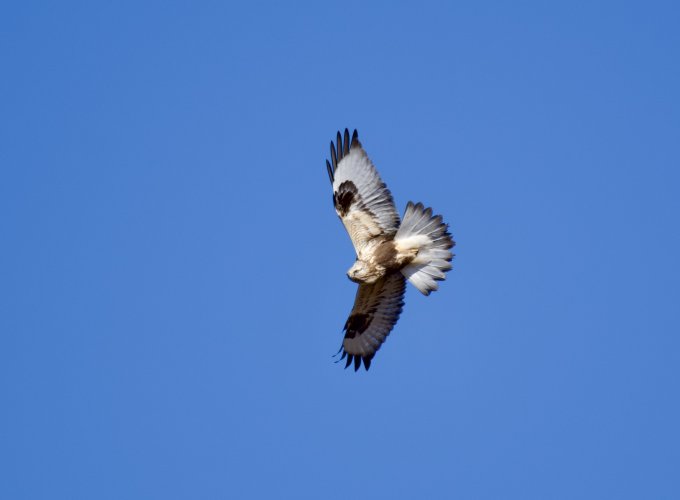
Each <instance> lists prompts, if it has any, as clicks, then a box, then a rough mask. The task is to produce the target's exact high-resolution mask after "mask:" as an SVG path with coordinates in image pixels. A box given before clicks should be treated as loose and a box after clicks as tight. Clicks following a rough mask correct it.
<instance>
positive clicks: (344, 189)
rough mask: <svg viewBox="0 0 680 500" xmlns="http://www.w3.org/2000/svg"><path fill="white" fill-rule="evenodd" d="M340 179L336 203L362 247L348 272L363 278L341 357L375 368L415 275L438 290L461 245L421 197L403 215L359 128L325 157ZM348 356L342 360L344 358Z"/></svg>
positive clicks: (426, 288) (419, 284)
mask: <svg viewBox="0 0 680 500" xmlns="http://www.w3.org/2000/svg"><path fill="white" fill-rule="evenodd" d="M326 166H327V169H328V176H329V178H330V180H331V183H332V184H333V204H334V206H335V211H336V212H337V214H338V216H339V217H340V220H341V221H342V223H343V224H344V226H345V228H346V229H347V232H348V234H349V236H350V239H351V240H352V244H353V245H354V249H355V251H356V261H355V262H354V264H353V265H352V267H350V269H349V270H348V271H347V276H348V277H349V279H350V280H352V281H354V282H356V283H358V284H359V289H358V291H357V295H356V298H355V301H354V307H353V309H352V312H351V314H350V316H349V318H348V319H347V322H346V323H345V338H344V340H343V345H342V347H341V350H342V358H344V357H345V356H347V364H346V365H345V366H346V367H347V366H349V365H350V364H351V363H352V361H354V368H355V370H358V369H359V367H360V366H361V361H362V360H363V362H364V366H365V367H366V369H367V370H368V368H369V366H370V364H371V360H372V359H373V356H374V355H375V353H376V352H377V351H378V349H379V348H380V346H381V345H382V343H383V342H384V341H385V339H386V338H387V335H388V334H389V333H390V331H391V330H392V328H393V327H394V325H395V324H396V322H397V320H398V319H399V315H400V314H401V310H402V307H403V304H404V302H403V296H404V291H405V288H406V280H407V279H408V280H409V281H410V282H411V283H412V284H413V285H414V286H415V287H416V288H417V289H418V290H420V291H421V292H422V293H423V294H424V295H429V294H430V292H432V291H433V290H437V288H438V287H437V283H436V281H439V280H443V279H444V278H445V277H446V275H445V273H446V272H447V271H449V270H450V269H451V264H450V262H451V259H452V258H453V254H452V253H451V251H450V249H451V247H453V246H454V245H455V243H454V241H453V239H452V238H451V235H450V234H449V233H448V232H447V227H448V226H447V225H446V224H444V222H443V220H442V217H441V216H440V215H437V216H433V215H432V209H430V208H425V207H424V206H423V204H422V203H416V204H414V203H412V202H408V204H407V205H406V211H405V213H404V218H403V220H401V221H400V219H399V215H398V214H397V211H396V208H395V206H394V201H393V199H392V195H391V193H390V191H389V190H388V189H387V186H385V183H384V182H382V180H381V179H380V176H379V175H378V172H377V171H376V169H375V167H374V166H373V164H372V163H371V161H370V160H369V158H368V156H367V155H366V152H365V151H364V149H363V147H362V145H361V143H360V142H359V138H358V134H357V131H356V130H355V131H354V134H353V135H352V139H351V141H350V137H349V131H348V130H347V129H345V135H344V142H343V137H342V136H341V134H340V132H338V135H337V150H336V148H335V144H333V143H332V142H331V161H330V162H329V161H326ZM342 358H341V359H342Z"/></svg>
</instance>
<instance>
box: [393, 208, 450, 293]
mask: <svg viewBox="0 0 680 500" xmlns="http://www.w3.org/2000/svg"><path fill="white" fill-rule="evenodd" d="M447 229H448V226H447V225H446V224H445V223H444V222H443V220H442V217H441V215H435V216H433V215H432V209H431V208H425V207H424V206H423V204H422V203H416V204H413V203H412V202H410V201H409V202H408V204H407V205H406V212H405V213H404V218H403V220H402V222H401V225H400V226H399V229H398V230H397V234H396V235H395V237H394V242H395V244H396V245H397V248H417V249H418V253H417V255H416V257H415V259H413V261H412V262H411V263H409V264H408V265H407V266H406V267H404V268H403V269H402V270H401V273H402V274H403V275H404V276H405V277H406V279H408V280H409V281H410V282H411V284H412V285H413V286H415V287H416V288H417V289H418V290H420V291H421V292H422V293H423V294H424V295H429V294H430V292H432V291H433V290H437V289H438V288H439V287H438V285H437V281H441V280H443V279H445V278H446V274H445V273H446V271H449V270H450V269H451V259H452V258H453V254H452V253H451V250H450V249H451V248H452V247H453V246H454V245H455V242H454V241H453V239H452V238H451V235H450V234H449V233H448V232H447Z"/></svg>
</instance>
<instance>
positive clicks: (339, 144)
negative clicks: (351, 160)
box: [335, 132, 345, 161]
mask: <svg viewBox="0 0 680 500" xmlns="http://www.w3.org/2000/svg"><path fill="white" fill-rule="evenodd" d="M335 142H336V146H337V147H338V148H337V149H338V161H340V160H342V158H343V157H344V156H345V155H344V153H343V152H342V135H341V134H340V132H338V136H337V137H336V141H335Z"/></svg>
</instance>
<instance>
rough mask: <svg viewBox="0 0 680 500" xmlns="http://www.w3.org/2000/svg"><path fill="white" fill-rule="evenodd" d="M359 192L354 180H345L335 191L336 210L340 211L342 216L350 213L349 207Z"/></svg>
mask: <svg viewBox="0 0 680 500" xmlns="http://www.w3.org/2000/svg"><path fill="white" fill-rule="evenodd" d="M358 194H359V191H358V190H357V187H356V186H355V185H354V183H353V182H352V181H345V182H343V183H342V184H340V186H339V187H338V190H337V191H336V192H335V193H333V202H334V205H335V210H337V211H338V213H339V214H340V217H344V216H345V215H347V214H348V213H349V209H350V207H351V206H352V203H354V200H355V199H356V198H357V195H358Z"/></svg>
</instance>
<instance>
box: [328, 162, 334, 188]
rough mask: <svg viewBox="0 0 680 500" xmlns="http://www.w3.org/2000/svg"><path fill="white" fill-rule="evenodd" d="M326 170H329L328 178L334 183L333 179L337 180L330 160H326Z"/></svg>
mask: <svg viewBox="0 0 680 500" xmlns="http://www.w3.org/2000/svg"><path fill="white" fill-rule="evenodd" d="M326 170H328V178H329V179H330V180H331V184H333V181H334V180H335V179H334V177H333V168H332V167H331V164H330V163H329V162H328V160H326Z"/></svg>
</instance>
